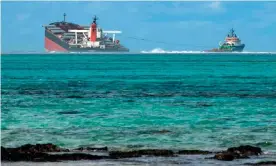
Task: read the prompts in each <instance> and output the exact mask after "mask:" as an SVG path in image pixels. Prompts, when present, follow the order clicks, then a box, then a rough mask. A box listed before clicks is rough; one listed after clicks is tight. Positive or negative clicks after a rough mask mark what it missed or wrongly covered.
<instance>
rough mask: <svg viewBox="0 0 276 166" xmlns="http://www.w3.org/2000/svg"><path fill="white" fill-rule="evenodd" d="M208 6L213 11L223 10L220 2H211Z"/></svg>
mask: <svg viewBox="0 0 276 166" xmlns="http://www.w3.org/2000/svg"><path fill="white" fill-rule="evenodd" d="M208 6H209V8H211V9H213V10H218V9H220V8H221V3H220V2H219V1H215V2H211V3H210V4H209V5H208Z"/></svg>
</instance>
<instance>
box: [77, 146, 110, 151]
mask: <svg viewBox="0 0 276 166" xmlns="http://www.w3.org/2000/svg"><path fill="white" fill-rule="evenodd" d="M74 150H80V151H84V150H87V151H108V148H107V147H106V146H105V147H101V148H93V147H80V148H77V149H74Z"/></svg>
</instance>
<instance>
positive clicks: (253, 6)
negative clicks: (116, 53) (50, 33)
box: [1, 1, 276, 52]
mask: <svg viewBox="0 0 276 166" xmlns="http://www.w3.org/2000/svg"><path fill="white" fill-rule="evenodd" d="M1 7H2V12H1V17H2V20H1V25H2V26H1V49H2V52H14V51H24V52H25V51H36V52H43V51H44V29H43V27H42V25H47V24H49V23H51V22H55V21H62V20H63V13H66V14H67V17H66V20H67V21H68V22H73V23H77V24H80V25H89V24H90V23H91V22H92V19H93V17H94V15H97V17H99V20H98V26H100V27H101V28H103V29H104V30H121V31H122V34H119V35H117V36H116V38H117V39H119V40H120V43H121V44H123V45H124V46H126V47H128V48H129V49H130V51H132V52H138V51H149V50H152V49H155V48H161V49H163V50H168V51H173V50H177V51H184V50H187V51H191V50H194V51H202V50H208V49H212V48H217V47H218V44H219V42H220V41H223V40H224V38H225V36H226V35H227V33H228V32H229V30H230V29H231V28H234V29H235V31H236V33H237V35H238V36H239V37H240V39H241V40H242V42H243V43H245V45H246V46H245V49H244V51H273V52H275V51H276V12H275V11H276V1H274V2H271V1H270V2H265V1H259V2H256V1H252V2H248V1H244V2H239V1H232V2H231V1H230V2H229V1H228V2H225V1H224V2H221V1H214V2H211V1H208V2H187V1H174V2H164V1H159V2H158V1H157V2H156V1H151V2H142V1H141V2H99V1H95V2H87V1H86V2H85V1H83V2H81V1H71V2H70V1H67V2H61V1H56V2H54V1H44V2H27V1H26V2H7V1H6V2H1ZM133 38H139V39H146V41H145V40H144V41H143V40H137V39H133ZM148 40H150V41H148Z"/></svg>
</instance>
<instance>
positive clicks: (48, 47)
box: [45, 37, 67, 52]
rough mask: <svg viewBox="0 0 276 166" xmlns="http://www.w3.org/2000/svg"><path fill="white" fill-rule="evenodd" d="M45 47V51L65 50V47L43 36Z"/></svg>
mask: <svg viewBox="0 0 276 166" xmlns="http://www.w3.org/2000/svg"><path fill="white" fill-rule="evenodd" d="M45 48H46V50H47V51H62V52H64V51H67V50H66V49H64V48H63V47H61V46H59V45H58V44H56V43H55V42H53V41H52V40H50V39H48V38H47V37H45Z"/></svg>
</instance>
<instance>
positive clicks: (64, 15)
mask: <svg viewBox="0 0 276 166" xmlns="http://www.w3.org/2000/svg"><path fill="white" fill-rule="evenodd" d="M65 17H66V14H65V13H64V14H63V22H65Z"/></svg>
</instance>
